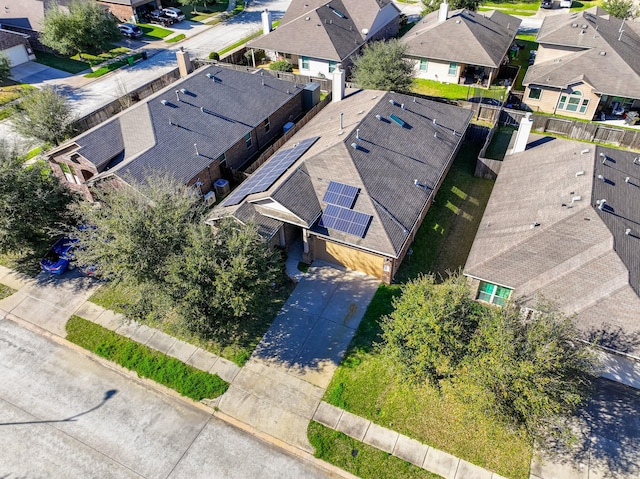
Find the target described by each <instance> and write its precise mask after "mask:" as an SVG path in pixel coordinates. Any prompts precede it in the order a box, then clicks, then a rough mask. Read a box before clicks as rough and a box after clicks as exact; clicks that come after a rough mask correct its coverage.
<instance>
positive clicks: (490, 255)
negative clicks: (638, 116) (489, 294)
mask: <svg viewBox="0 0 640 479" xmlns="http://www.w3.org/2000/svg"><path fill="white" fill-rule="evenodd" d="M534 138H537V136H534ZM601 152H602V153H604V154H606V155H607V157H608V158H610V159H609V160H606V164H605V165H603V164H602V158H601V157H600V156H599V154H600V153H601ZM635 156H637V153H632V152H623V151H619V150H613V149H610V148H601V147H594V145H589V144H585V143H578V142H572V141H567V140H559V139H551V140H550V141H546V142H537V143H536V144H535V146H533V144H531V143H530V147H529V149H527V150H526V151H524V152H522V153H518V154H515V155H510V156H507V157H506V158H505V160H504V163H503V165H502V167H501V170H500V174H499V175H498V179H497V180H496V184H495V186H494V189H493V192H492V194H491V198H490V199H489V203H488V204H487V208H486V210H485V213H484V215H483V218H482V222H481V224H480V228H479V229H478V232H477V233H476V238H475V240H474V243H473V247H472V249H471V252H470V254H469V258H468V260H467V264H466V266H465V274H468V275H470V276H473V277H475V278H479V279H482V280H485V281H489V282H492V283H496V284H500V285H504V286H508V287H510V288H514V289H515V293H514V294H515V297H516V298H520V300H521V301H522V302H523V303H524V304H525V305H529V306H534V305H535V302H536V300H537V297H538V296H540V295H541V296H543V297H545V298H547V299H549V300H552V301H554V302H556V303H557V304H558V306H559V307H560V308H561V309H562V310H563V311H564V312H566V313H568V314H572V313H576V314H577V324H578V326H579V327H580V329H581V330H582V331H583V332H584V334H585V337H587V338H591V339H594V338H595V337H596V336H600V337H601V338H602V341H601V344H603V345H604V346H608V347H611V348H614V349H616V350H618V351H622V352H627V353H632V354H635V355H638V354H639V353H640V344H634V345H629V344H628V343H625V342H624V341H623V339H624V337H625V336H627V335H633V334H640V322H639V321H638V320H637V318H638V311H639V310H640V297H639V296H638V280H639V277H638V276H639V273H640V234H638V235H637V236H633V235H635V234H637V233H636V231H637V232H638V233H640V226H639V225H640V209H638V207H637V205H638V204H640V186H634V184H630V183H626V182H625V178H626V177H627V176H629V177H630V182H631V183H633V181H634V180H633V178H638V179H639V180H638V182H637V184H638V185H640V174H639V173H638V172H637V171H636V170H640V166H638V165H634V164H633V159H634V157H635ZM598 175H603V177H604V178H605V179H606V180H607V182H603V181H602V180H600V179H598ZM634 175H635V176H634ZM603 198H604V199H606V200H607V203H606V204H607V205H609V206H610V207H611V209H608V208H607V207H605V209H604V211H600V210H598V208H597V207H596V206H595V201H596V200H597V199H603ZM536 223H537V224H538V226H533V225H534V224H536ZM626 228H631V229H632V235H626V234H625V230H626ZM616 331H618V333H616V334H612V332H616ZM620 331H621V332H622V334H621V333H620Z"/></svg>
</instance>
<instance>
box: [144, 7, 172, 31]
mask: <svg viewBox="0 0 640 479" xmlns="http://www.w3.org/2000/svg"><path fill="white" fill-rule="evenodd" d="M147 21H148V22H149V23H158V24H160V25H162V26H164V27H168V26H169V25H173V23H174V22H175V20H174V19H173V18H171V17H169V16H167V14H166V13H164V12H163V11H162V10H152V11H150V12H149V13H147Z"/></svg>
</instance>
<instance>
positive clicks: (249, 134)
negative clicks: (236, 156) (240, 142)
mask: <svg viewBox="0 0 640 479" xmlns="http://www.w3.org/2000/svg"><path fill="white" fill-rule="evenodd" d="M244 142H245V143H246V144H247V148H251V133H247V134H246V135H245V137H244Z"/></svg>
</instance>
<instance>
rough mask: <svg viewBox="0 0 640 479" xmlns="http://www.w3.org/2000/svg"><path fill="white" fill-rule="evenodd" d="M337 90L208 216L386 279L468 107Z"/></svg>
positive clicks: (434, 187) (306, 257)
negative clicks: (228, 219) (237, 223)
mask: <svg viewBox="0 0 640 479" xmlns="http://www.w3.org/2000/svg"><path fill="white" fill-rule="evenodd" d="M340 73H341V74H342V75H343V77H342V78H344V71H342V72H340ZM336 76H338V75H334V79H333V83H334V87H335V85H336V84H338V83H339V81H338V79H336V78H335V77H336ZM333 95H334V96H333V99H332V100H333V101H332V103H330V104H329V105H328V106H326V107H325V108H324V109H323V110H322V111H321V112H319V113H318V114H317V115H316V116H315V117H314V118H313V119H312V120H311V121H310V122H309V123H307V124H306V125H305V126H304V127H303V128H302V129H301V130H300V131H298V132H297V133H296V134H295V135H294V136H293V137H292V138H291V139H290V140H289V141H288V142H287V143H286V144H285V145H284V146H283V147H282V148H281V149H280V150H278V152H276V154H275V155H274V156H272V157H271V158H270V159H269V160H268V161H267V162H266V163H265V164H264V165H262V166H261V167H260V168H259V169H258V170H257V171H256V172H255V173H253V175H251V176H250V177H249V178H248V179H247V180H245V181H244V182H243V183H242V184H241V185H240V186H239V187H238V188H237V189H236V190H234V191H233V192H232V193H231V194H230V195H229V196H228V197H226V198H225V200H224V201H222V202H221V203H220V205H218V207H216V208H215V209H214V210H213V212H212V213H211V215H210V218H209V222H210V223H215V221H217V220H218V219H220V218H222V217H224V216H229V215H233V216H234V217H235V218H236V219H238V220H239V221H240V222H242V223H247V222H252V223H255V224H256V225H257V227H258V229H259V231H260V232H261V233H262V234H263V235H264V236H265V237H267V238H268V239H269V240H271V241H272V243H273V244H276V245H279V246H282V247H287V246H289V245H290V244H292V243H293V242H294V241H302V245H303V248H302V249H303V261H305V262H308V263H311V262H312V261H313V260H315V259H320V260H324V261H329V262H331V263H334V264H340V265H343V266H346V267H348V268H350V269H353V270H357V271H362V272H365V273H367V274H369V275H372V276H375V277H377V278H381V279H382V280H383V281H384V282H386V283H389V282H391V281H392V279H393V277H394V275H395V273H396V271H397V270H398V267H399V266H400V264H401V262H402V260H403V259H404V257H405V255H406V254H407V252H408V251H409V248H410V245H411V243H412V241H413V239H414V237H415V235H416V232H417V231H418V228H419V227H420V225H421V223H422V221H423V219H424V217H425V215H426V213H427V211H428V209H429V206H430V205H431V203H432V201H433V198H434V197H435V195H436V193H437V191H438V188H439V187H440V185H441V184H442V181H443V180H444V177H445V176H446V174H447V172H448V170H449V168H450V166H451V163H452V162H453V159H454V157H455V156H456V153H457V152H458V149H459V148H460V145H461V143H462V139H463V136H464V134H465V132H466V129H467V126H468V124H469V121H470V119H471V115H472V112H471V111H470V110H466V109H462V108H458V107H454V106H450V105H447V104H443V103H437V102H434V101H429V100H424V99H421V98H415V97H411V96H407V95H402V94H398V93H392V92H383V91H370V90H360V91H355V92H353V93H351V94H349V95H348V96H346V97H345V98H344V99H342V100H341V101H336V99H338V100H340V98H341V96H340V93H339V92H336V90H335V88H334V91H333Z"/></svg>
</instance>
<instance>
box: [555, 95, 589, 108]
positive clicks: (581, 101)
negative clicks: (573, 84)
mask: <svg viewBox="0 0 640 479" xmlns="http://www.w3.org/2000/svg"><path fill="white" fill-rule="evenodd" d="M588 106H589V99H588V98H582V92H581V91H579V90H574V91H573V92H571V94H568V93H563V94H562V95H560V100H558V108H557V109H558V110H564V111H572V112H578V113H584V112H586V111H587V108H588Z"/></svg>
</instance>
